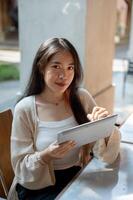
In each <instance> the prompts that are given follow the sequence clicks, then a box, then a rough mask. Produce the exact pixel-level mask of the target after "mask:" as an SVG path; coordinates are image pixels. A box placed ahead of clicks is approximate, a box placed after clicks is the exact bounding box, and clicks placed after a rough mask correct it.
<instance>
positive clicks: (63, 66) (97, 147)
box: [9, 38, 120, 200]
mask: <svg viewBox="0 0 133 200" xmlns="http://www.w3.org/2000/svg"><path fill="white" fill-rule="evenodd" d="M82 77H83V73H82V68H81V64H80V60H79V57H78V54H77V52H76V50H75V48H74V47H73V45H72V44H71V43H70V42H69V41H68V40H66V39H63V38H52V39H49V40H47V41H46V42H44V43H43V44H42V45H41V46H40V48H39V50H38V52H37V54H36V56H35V59H34V62H33V67H32V73H31V77H30V80H29V83H28V86H27V89H26V91H25V93H24V95H23V97H22V98H21V101H19V103H18V104H17V105H16V107H15V111H14V119H13V125H12V136H11V159H12V166H13V169H14V173H15V179H14V182H13V184H12V187H11V190H10V193H9V199H12V200H13V198H15V197H14V196H13V189H15V190H16V192H17V195H18V199H19V200H25V199H28V200H38V199H48V200H52V199H55V197H56V196H57V195H58V194H59V193H60V192H61V190H62V189H63V188H64V187H65V186H66V185H67V184H68V183H69V181H70V180H71V179H72V178H73V177H74V176H75V175H76V174H77V173H78V172H79V170H80V169H81V166H83V165H84V164H85V163H86V162H88V160H89V158H90V152H93V155H94V156H96V157H97V158H100V159H102V160H103V161H105V162H108V163H111V162H113V161H114V160H115V159H116V158H117V156H118V153H119V146H120V134H119V131H118V130H117V129H115V130H114V131H113V133H112V134H111V136H110V137H109V138H105V139H101V140H98V141H96V142H95V143H94V144H88V145H86V146H84V147H81V148H77V147H76V143H75V141H67V142H64V143H62V144H60V145H59V144H58V143H57V141H56V140H57V133H58V132H59V131H61V130H63V129H67V128H70V127H73V126H76V125H77V124H82V123H85V122H88V121H92V120H97V119H100V118H103V117H106V116H107V115H108V111H107V110H106V109H105V108H101V107H98V106H96V103H95V101H94V99H93V98H92V97H91V95H90V94H89V93H88V91H86V90H85V89H83V88H79V85H80V82H81V80H82ZM81 134H82V133H81Z"/></svg>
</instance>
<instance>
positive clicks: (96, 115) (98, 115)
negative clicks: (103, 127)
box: [87, 106, 109, 121]
mask: <svg viewBox="0 0 133 200" xmlns="http://www.w3.org/2000/svg"><path fill="white" fill-rule="evenodd" d="M108 115H109V112H108V111H107V110H106V108H102V107H99V106H95V107H94V108H93V110H92V113H91V114H88V115H87V117H88V119H89V120H90V121H95V120H98V119H102V118H104V117H107V116H108Z"/></svg>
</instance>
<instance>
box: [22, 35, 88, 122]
mask: <svg viewBox="0 0 133 200" xmlns="http://www.w3.org/2000/svg"><path fill="white" fill-rule="evenodd" d="M62 50H65V51H68V52H70V53H71V55H72V56H73V59H74V70H75V71H74V78H73V81H72V83H71V85H70V86H69V96H68V98H69V99H68V100H69V103H70V106H71V109H72V111H73V114H74V116H75V119H76V121H77V122H78V124H82V123H85V122H88V121H89V120H88V118H87V116H86V113H85V110H84V107H83V106H82V104H81V101H80V98H79V95H78V87H79V85H80V83H81V81H82V79H83V70H82V66H81V63H80V59H79V56H78V53H77V51H76V49H75V47H74V46H73V45H72V44H71V43H70V42H69V41H68V40H67V39H64V38H52V39H48V40H47V41H46V42H44V43H42V44H41V46H40V48H39V49H38V51H37V53H36V55H35V58H34V61H33V65H32V72H31V76H30V79H29V83H28V84H27V87H26V90H25V92H24V94H23V96H22V97H21V98H20V99H22V98H24V97H27V96H31V95H37V94H40V93H41V92H42V91H43V90H44V88H45V82H44V78H43V74H42V72H41V71H42V67H43V69H44V68H45V66H46V65H47V63H48V62H49V61H50V59H51V57H52V56H54V55H55V54H56V53H58V52H61V51H62Z"/></svg>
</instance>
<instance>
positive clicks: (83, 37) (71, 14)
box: [0, 0, 133, 124]
mask: <svg viewBox="0 0 133 200" xmlns="http://www.w3.org/2000/svg"><path fill="white" fill-rule="evenodd" d="M50 37H66V38H67V39H69V40H70V41H71V42H72V43H73V44H74V46H75V47H76V49H77V50H78V53H79V56H80V58H81V62H82V65H83V68H84V72H85V80H84V86H85V87H86V88H87V89H88V90H89V91H90V92H91V94H92V95H93V97H94V98H95V100H96V102H97V103H98V104H99V105H100V106H104V107H107V109H108V110H109V111H110V112H111V113H113V112H114V113H118V114H119V117H118V123H120V124H121V123H123V122H124V121H125V119H126V118H127V117H128V116H129V115H130V114H131V113H132V112H133V89H132V87H133V3H132V0H111V1H107V0H100V1H97V0H93V1H92V0H54V1H53V0H49V1H48V0H46V1H43V0H39V1H37V0H18V1H17V0H0V110H3V109H6V108H8V107H10V108H12V109H13V107H14V104H15V102H16V99H17V97H18V96H19V95H20V94H21V93H22V92H23V90H24V88H25V86H26V83H27V81H28V78H29V75H30V70H31V66H32V61H33V57H34V55H35V52H36V50H37V49H38V47H39V46H40V44H41V43H42V42H43V41H44V40H46V39H48V38H50Z"/></svg>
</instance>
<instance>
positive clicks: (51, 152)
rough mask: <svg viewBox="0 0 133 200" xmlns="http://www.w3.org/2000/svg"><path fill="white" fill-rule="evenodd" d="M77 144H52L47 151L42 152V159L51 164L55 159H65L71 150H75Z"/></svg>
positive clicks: (72, 142)
mask: <svg viewBox="0 0 133 200" xmlns="http://www.w3.org/2000/svg"><path fill="white" fill-rule="evenodd" d="M75 145H76V143H75V142H74V141H71V140H70V141H67V142H63V143H61V144H58V143H57V142H54V143H52V144H50V145H49V146H48V147H47V148H46V149H45V150H43V151H42V152H40V156H41V159H42V160H43V161H44V162H47V163H48V162H49V161H50V160H53V159H61V158H63V157H64V156H65V155H66V154H67V153H68V152H69V151H70V150H71V149H73V148H74V146H75Z"/></svg>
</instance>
